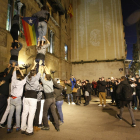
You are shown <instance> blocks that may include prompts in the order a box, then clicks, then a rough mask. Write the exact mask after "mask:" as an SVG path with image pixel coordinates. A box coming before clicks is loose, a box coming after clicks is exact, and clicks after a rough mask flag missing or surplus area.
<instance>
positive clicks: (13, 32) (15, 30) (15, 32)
mask: <svg viewBox="0 0 140 140" xmlns="http://www.w3.org/2000/svg"><path fill="white" fill-rule="evenodd" d="M16 26H17V28H16ZM16 26H14V28H11V30H10V34H11V36H12V38H13V41H15V40H18V31H19V26H18V25H16Z"/></svg>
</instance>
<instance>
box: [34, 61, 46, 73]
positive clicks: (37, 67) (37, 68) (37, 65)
mask: <svg viewBox="0 0 140 140" xmlns="http://www.w3.org/2000/svg"><path fill="white" fill-rule="evenodd" d="M40 60H42V59H36V60H35V61H36V63H37V64H36V72H37V73H38V70H39V61H40ZM42 65H43V66H44V60H42Z"/></svg>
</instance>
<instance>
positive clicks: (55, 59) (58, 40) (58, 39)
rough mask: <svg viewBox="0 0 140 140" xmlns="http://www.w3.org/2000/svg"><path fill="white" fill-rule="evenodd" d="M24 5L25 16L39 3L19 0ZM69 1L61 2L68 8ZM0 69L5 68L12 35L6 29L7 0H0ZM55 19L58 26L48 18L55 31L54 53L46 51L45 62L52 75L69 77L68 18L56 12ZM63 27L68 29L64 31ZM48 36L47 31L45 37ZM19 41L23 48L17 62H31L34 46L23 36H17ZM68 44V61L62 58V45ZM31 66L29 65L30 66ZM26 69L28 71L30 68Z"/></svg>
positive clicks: (30, 13) (33, 57) (63, 77)
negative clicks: (28, 43) (27, 42)
mask: <svg viewBox="0 0 140 140" xmlns="http://www.w3.org/2000/svg"><path fill="white" fill-rule="evenodd" d="M21 2H22V3H24V4H25V6H26V15H25V16H26V17H30V16H31V15H32V14H33V13H35V12H37V11H39V10H40V8H39V5H38V4H37V2H36V1H35V0H21ZM69 3H70V1H69V0H63V1H62V4H63V5H64V6H65V7H66V8H67V9H68V6H69ZM0 5H1V8H0V12H1V16H0V65H1V67H0V71H3V70H4V69H5V68H6V65H7V64H8V63H9V59H10V46H11V42H12V37H11V35H10V33H9V31H7V30H6V21H7V6H8V0H1V1H0ZM55 19H56V21H57V22H58V24H59V25H60V26H56V25H55V23H54V22H53V20H52V19H50V20H49V23H48V27H49V28H50V29H51V30H52V31H53V32H54V33H55V38H54V40H55V42H54V53H53V54H50V53H48V52H47V53H46V59H45V64H46V65H47V66H48V68H49V69H50V70H53V71H56V73H55V74H54V77H58V78H61V79H66V78H70V74H71V70H72V69H71V63H70V61H71V57H70V56H71V50H70V46H71V40H70V20H69V19H68V21H67V22H66V21H65V15H61V16H59V13H58V12H56V14H55ZM65 27H66V28H67V29H68V31H65ZM47 36H48V33H47V35H46V37H47ZM19 41H20V42H21V43H22V44H23V48H22V50H21V51H20V53H19V64H23V63H24V64H28V63H29V64H33V60H34V59H35V57H36V49H35V46H30V47H27V45H26V42H25V39H24V37H23V38H21V37H19ZM65 44H67V45H68V61H65V59H64V54H65V52H64V45H65ZM30 68H31V67H30ZM30 68H29V69H28V71H29V70H30Z"/></svg>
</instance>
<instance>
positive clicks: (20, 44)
mask: <svg viewBox="0 0 140 140" xmlns="http://www.w3.org/2000/svg"><path fill="white" fill-rule="evenodd" d="M15 42H18V41H15ZM22 46H23V45H22V43H20V42H19V47H18V48H17V49H16V50H18V51H20V50H21V49H22Z"/></svg>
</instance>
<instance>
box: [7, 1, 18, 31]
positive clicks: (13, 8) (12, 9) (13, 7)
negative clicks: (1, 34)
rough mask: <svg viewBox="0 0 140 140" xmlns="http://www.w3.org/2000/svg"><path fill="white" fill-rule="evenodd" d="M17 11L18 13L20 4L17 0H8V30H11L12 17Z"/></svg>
mask: <svg viewBox="0 0 140 140" xmlns="http://www.w3.org/2000/svg"><path fill="white" fill-rule="evenodd" d="M17 13H18V6H17V2H16V0H8V9H7V21H6V30H8V31H10V29H11V19H12V17H13V16H14V15H15V14H17Z"/></svg>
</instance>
